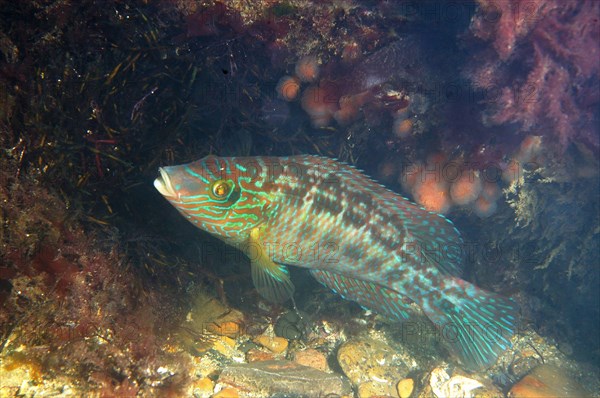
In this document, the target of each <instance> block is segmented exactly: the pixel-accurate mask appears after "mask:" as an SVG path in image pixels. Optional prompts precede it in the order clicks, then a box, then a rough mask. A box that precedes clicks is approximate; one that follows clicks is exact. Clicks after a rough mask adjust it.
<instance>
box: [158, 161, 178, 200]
mask: <svg viewBox="0 0 600 398" xmlns="http://www.w3.org/2000/svg"><path fill="white" fill-rule="evenodd" d="M158 171H159V172H160V177H158V178H157V179H156V180H154V188H156V190H157V191H158V192H160V193H161V195H163V196H164V197H166V198H173V199H176V198H177V194H176V193H175V190H174V189H173V185H172V184H171V179H170V178H169V174H168V173H167V171H166V170H165V169H164V168H162V167H160V168H159V169H158Z"/></svg>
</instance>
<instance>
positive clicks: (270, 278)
mask: <svg viewBox="0 0 600 398" xmlns="http://www.w3.org/2000/svg"><path fill="white" fill-rule="evenodd" d="M249 243H250V244H249V245H248V247H249V252H248V253H246V254H247V255H248V256H249V257H250V264H251V270H252V281H253V282H254V287H256V290H258V293H260V295H261V296H263V297H264V298H266V299H267V300H269V301H271V302H274V303H281V302H284V301H286V300H287V299H289V298H290V297H292V295H293V294H294V284H293V283H292V281H291V279H290V273H289V271H288V269H287V267H286V266H285V265H280V264H276V263H274V262H273V260H271V259H270V258H269V255H268V253H267V250H266V249H265V247H264V246H263V245H262V243H261V241H260V228H259V227H257V228H254V229H252V231H251V232H250V238H249ZM250 248H251V250H250Z"/></svg>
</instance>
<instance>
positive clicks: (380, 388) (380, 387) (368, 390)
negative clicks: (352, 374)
mask: <svg viewBox="0 0 600 398" xmlns="http://www.w3.org/2000/svg"><path fill="white" fill-rule="evenodd" d="M395 395H396V391H394V387H392V385H390V384H385V383H377V382H375V381H367V382H366V383H362V384H361V385H359V386H358V397H359V398H372V397H394V396H395Z"/></svg>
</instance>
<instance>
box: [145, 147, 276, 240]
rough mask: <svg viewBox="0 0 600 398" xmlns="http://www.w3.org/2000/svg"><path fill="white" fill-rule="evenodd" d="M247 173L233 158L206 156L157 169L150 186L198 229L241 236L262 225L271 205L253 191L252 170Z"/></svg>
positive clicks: (257, 192) (221, 234)
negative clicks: (155, 177)
mask: <svg viewBox="0 0 600 398" xmlns="http://www.w3.org/2000/svg"><path fill="white" fill-rule="evenodd" d="M247 170H248V169H246V168H245V167H243V166H242V165H241V164H240V163H238V162H236V158H218V157H215V156H207V157H205V158H203V159H200V160H198V161H196V162H192V163H187V164H183V165H178V166H167V167H161V168H159V172H160V176H159V177H158V178H157V179H156V180H155V181H154V187H155V188H156V189H157V190H158V192H160V193H161V194H162V195H163V196H164V197H165V198H166V199H167V200H168V201H169V202H170V203H171V204H172V205H173V206H174V207H175V208H176V209H177V210H178V211H179V212H180V213H181V214H182V215H183V216H184V217H186V218H187V220H188V221H190V222H191V223H192V224H194V225H196V226H197V227H198V228H201V229H203V230H206V231H208V232H210V233H212V234H214V235H217V236H219V237H221V238H237V237H243V235H244V234H248V233H249V231H250V230H251V229H252V228H255V227H257V226H259V225H261V224H263V223H264V222H266V220H267V218H268V215H267V213H268V209H269V207H270V204H271V200H270V198H269V195H268V194H267V193H266V192H263V191H261V190H260V189H256V183H257V179H258V178H259V176H258V174H257V173H256V171H253V172H252V173H248V172H247ZM259 185H260V182H259Z"/></svg>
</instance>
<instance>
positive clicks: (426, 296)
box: [155, 155, 518, 368]
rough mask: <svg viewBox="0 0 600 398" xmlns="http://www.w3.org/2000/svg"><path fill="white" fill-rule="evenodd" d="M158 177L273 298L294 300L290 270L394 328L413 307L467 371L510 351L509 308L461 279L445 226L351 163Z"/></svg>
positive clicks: (225, 167)
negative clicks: (303, 272) (246, 262)
mask: <svg viewBox="0 0 600 398" xmlns="http://www.w3.org/2000/svg"><path fill="white" fill-rule="evenodd" d="M160 174H161V177H159V178H158V179H157V180H156V181H155V186H156V188H157V189H158V190H159V192H160V193H161V194H163V195H164V196H165V198H167V200H169V202H170V203H171V204H172V205H173V206H175V208H177V209H178V210H179V212H180V213H181V214H182V215H183V216H184V217H186V218H187V219H188V220H189V221H190V222H192V223H193V224H194V225H196V226H197V227H199V228H201V229H203V230H205V231H207V232H209V233H211V234H213V235H215V236H217V237H218V238H220V239H222V240H224V241H226V242H227V243H229V244H232V245H235V246H237V247H238V248H240V250H243V251H244V252H245V253H246V254H247V255H248V257H250V262H251V271H252V278H253V281H254V283H255V286H256V288H257V290H258V291H259V293H261V295H263V296H264V297H266V298H268V299H270V300H273V301H282V300H285V299H287V298H289V297H290V296H291V295H292V294H293V291H294V287H293V283H292V282H291V280H290V278H289V272H288V269H287V266H298V267H303V268H308V269H309V270H310V272H311V274H312V275H313V276H314V277H315V278H316V279H317V280H318V281H319V282H320V283H322V284H324V285H325V286H327V287H329V288H331V289H332V290H334V291H335V292H337V293H338V294H340V295H341V296H343V297H345V298H347V299H349V300H353V301H356V302H358V303H359V304H360V305H362V306H363V307H365V308H369V309H372V310H374V311H376V312H379V313H381V314H382V315H385V316H387V317H389V318H390V319H395V320H403V319H407V318H408V313H409V310H410V308H409V306H408V305H407V303H410V302H414V303H416V304H417V305H418V306H419V307H420V308H421V309H422V310H423V312H424V313H425V314H426V315H427V316H428V317H429V319H430V320H431V321H432V322H433V323H434V324H436V326H437V327H438V328H440V330H442V332H443V331H444V330H445V331H446V332H447V333H449V335H451V337H452V338H451V339H450V340H452V341H449V344H450V348H451V349H452V351H453V352H454V353H455V354H456V355H457V356H458V358H459V359H460V360H461V361H462V362H463V363H464V364H465V366H467V367H469V368H482V367H487V366H490V365H491V364H492V363H493V362H494V361H495V359H496V358H497V356H498V354H499V353H500V352H501V351H503V350H504V349H506V348H508V347H509V346H510V337H511V336H512V335H513V334H514V330H515V327H516V326H515V325H516V317H517V312H518V308H517V305H516V304H515V303H514V302H513V301H512V300H510V299H507V298H504V297H501V296H499V295H496V294H494V293H491V292H487V291H484V290H482V289H480V288H478V287H476V286H474V285H472V284H470V283H469V282H466V281H464V280H462V279H460V273H461V268H462V261H463V259H462V239H461V237H460V234H459V232H458V231H457V230H456V228H455V227H454V226H453V225H452V223H451V222H450V221H449V220H447V219H446V218H445V217H443V216H441V215H439V214H435V213H432V212H429V211H427V210H425V209H423V208H421V207H419V206H417V205H416V204H414V203H412V202H410V201H409V200H407V199H405V198H403V197H401V196H400V195H398V194H396V193H394V192H392V191H390V190H388V189H387V188H385V187H383V186H381V185H380V184H378V183H376V182H374V181H373V180H371V179H370V178H368V177H367V176H365V175H364V174H363V173H362V172H361V171H359V170H357V169H355V168H354V167H352V166H349V165H347V164H344V163H341V162H337V161H335V160H333V159H329V158H324V157H318V156H310V155H301V156H291V157H245V158H242V157H240V158H235V157H232V158H219V157H215V156H208V157H206V158H203V159H201V160H199V161H196V162H192V163H189V164H185V165H180V166H170V167H164V168H161V169H160Z"/></svg>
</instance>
